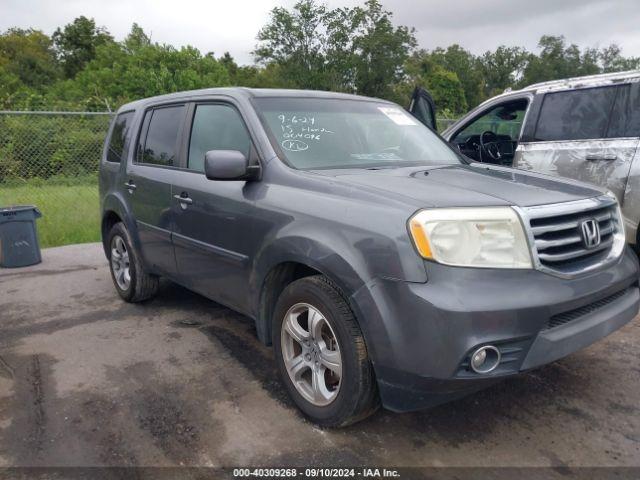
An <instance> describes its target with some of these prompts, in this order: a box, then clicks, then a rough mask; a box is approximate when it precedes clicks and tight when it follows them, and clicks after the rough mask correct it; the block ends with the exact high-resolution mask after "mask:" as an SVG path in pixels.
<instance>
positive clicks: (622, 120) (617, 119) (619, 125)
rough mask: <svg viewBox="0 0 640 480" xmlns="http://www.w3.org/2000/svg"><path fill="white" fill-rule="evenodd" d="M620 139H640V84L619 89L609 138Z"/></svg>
mask: <svg viewBox="0 0 640 480" xmlns="http://www.w3.org/2000/svg"><path fill="white" fill-rule="evenodd" d="M620 137H640V83H633V84H630V85H622V86H620V87H619V90H618V95H617V96H616V101H615V104H614V106H613V114H612V115H611V123H610V124H609V131H608V133H607V138H620Z"/></svg>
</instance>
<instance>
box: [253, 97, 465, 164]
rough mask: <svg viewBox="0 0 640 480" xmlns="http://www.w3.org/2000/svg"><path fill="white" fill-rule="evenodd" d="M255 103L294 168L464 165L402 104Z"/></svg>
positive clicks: (316, 100) (297, 100) (292, 100)
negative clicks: (401, 105) (399, 105)
mask: <svg viewBox="0 0 640 480" xmlns="http://www.w3.org/2000/svg"><path fill="white" fill-rule="evenodd" d="M254 101H255V105H256V107H257V110H258V112H259V113H260V115H261V117H262V121H263V123H264V127H265V128H266V129H267V131H268V132H269V133H270V137H271V141H272V143H273V144H274V148H275V149H276V151H278V152H282V154H283V155H284V156H285V160H286V161H287V162H288V163H289V164H290V165H291V166H293V167H294V168H299V169H325V168H388V167H403V166H413V165H418V166H419V165H426V166H432V165H451V164H459V163H461V162H460V159H459V157H458V156H457V155H456V154H455V153H454V152H453V150H451V149H450V148H449V147H448V146H447V145H446V144H445V142H444V141H443V140H441V139H440V138H439V137H438V136H437V135H436V134H435V133H434V132H432V131H431V130H429V129H428V128H427V127H425V126H424V125H422V124H421V123H420V122H418V121H417V120H416V119H415V118H413V117H412V116H411V115H410V114H408V113H407V112H405V111H404V110H403V109H402V108H400V107H398V106H396V105H392V104H388V103H380V102H375V101H358V100H343V99H328V98H274V97H270V98H256V99H254Z"/></svg>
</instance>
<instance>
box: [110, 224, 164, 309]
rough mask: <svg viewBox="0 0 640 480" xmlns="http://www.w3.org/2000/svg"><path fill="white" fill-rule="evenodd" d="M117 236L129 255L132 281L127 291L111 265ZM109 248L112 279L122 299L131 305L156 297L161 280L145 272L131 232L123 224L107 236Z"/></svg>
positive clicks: (117, 225) (114, 228)
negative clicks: (133, 244)
mask: <svg viewBox="0 0 640 480" xmlns="http://www.w3.org/2000/svg"><path fill="white" fill-rule="evenodd" d="M116 236H120V237H121V238H122V239H123V241H124V244H125V246H126V248H127V251H128V253H129V272H130V276H131V281H130V282H129V287H128V288H127V289H123V288H121V287H120V286H119V285H118V282H117V281H116V277H115V273H114V271H113V265H112V263H111V248H112V244H113V243H112V242H113V239H114V237H116ZM107 246H108V248H107V252H108V253H107V256H108V259H109V270H110V272H111V279H112V280H113V285H114V287H115V288H116V291H117V292H118V294H119V295H120V297H122V299H123V300H124V301H126V302H131V303H137V302H142V301H144V300H148V299H150V298H152V297H154V296H155V295H156V293H157V292H158V284H159V278H158V276H157V275H152V274H149V273H147V272H146V271H145V269H144V266H143V265H142V262H141V260H140V256H139V255H138V252H136V250H135V249H134V248H133V246H132V242H131V237H130V235H129V232H128V231H127V228H126V227H125V226H124V224H123V223H122V222H118V223H116V224H115V225H114V226H113V227H111V230H110V231H109V234H108V236H107Z"/></svg>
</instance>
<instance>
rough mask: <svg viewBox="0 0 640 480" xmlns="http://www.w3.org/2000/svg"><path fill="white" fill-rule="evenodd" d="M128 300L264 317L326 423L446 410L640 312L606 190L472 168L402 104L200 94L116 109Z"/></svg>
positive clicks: (303, 397)
mask: <svg viewBox="0 0 640 480" xmlns="http://www.w3.org/2000/svg"><path fill="white" fill-rule="evenodd" d="M100 198H101V207H102V238H103V243H104V250H105V253H106V256H107V258H108V260H109V264H110V267H111V273H112V276H113V281H114V285H115V288H116V290H117V291H118V293H119V294H120V296H121V297H122V298H123V299H124V300H126V301H129V302H138V301H142V300H146V299H148V298H150V297H152V296H153V295H154V294H155V293H156V291H157V289H158V277H159V276H163V277H167V278H169V279H171V280H173V281H174V282H176V283H179V284H181V285H184V286H185V287H187V288H189V289H191V290H193V291H195V292H198V293H200V294H202V295H204V296H206V297H208V298H211V299H213V300H215V301H216V302H219V303H221V304H224V305H226V306H228V307H229V308H232V309H234V310H237V311H239V312H241V313H243V314H245V315H247V316H249V317H251V318H252V319H253V320H254V321H255V326H256V331H257V335H258V337H259V339H260V340H261V341H262V342H264V343H265V344H268V345H269V344H272V345H273V347H274V350H275V358H276V361H277V364H278V367H279V371H280V374H281V378H282V381H283V383H284V385H285V387H286V389H287V390H288V392H289V394H290V395H291V397H292V398H293V400H294V402H295V403H296V405H297V406H298V407H299V408H300V409H301V410H302V412H304V414H305V415H307V416H308V417H309V418H310V419H312V420H313V421H314V422H316V423H318V424H320V425H325V426H340V425H346V424H349V423H352V422H354V421H357V420H359V419H362V418H364V417H365V416H367V415H368V414H370V413H371V412H373V411H374V410H375V409H376V408H377V407H378V406H379V405H380V404H382V405H383V406H384V407H386V408H389V409H391V410H394V411H407V410H415V409H421V408H425V407H429V406H433V405H436V404H439V403H442V402H446V401H449V400H451V399H454V398H458V397H461V396H463V395H465V394H468V393H470V392H472V391H475V390H478V389H481V388H484V387H486V386H488V385H490V384H492V383H494V382H496V381H498V380H500V379H502V378H505V377H508V376H511V375H515V374H517V373H519V372H523V371H526V370H530V369H532V368H535V367H539V366H540V365H543V364H546V363H548V362H551V361H554V360H557V359H559V358H561V357H564V356H565V355H568V354H570V353H572V352H574V351H576V350H578V349H580V348H583V347H585V346H587V345H589V344H591V343H593V342H594V341H596V340H598V339H600V338H603V337H605V336H607V335H608V334H610V333H611V332H613V331H614V330H616V329H617V328H619V327H621V326H622V325H624V324H625V323H627V322H629V321H630V320H631V319H632V318H633V317H634V316H635V315H636V314H637V312H638V303H639V300H640V294H639V290H638V262H637V259H636V257H635V256H634V253H633V252H631V251H630V250H629V249H628V248H627V247H626V246H625V238H624V237H625V232H624V225H623V223H622V221H621V216H620V209H619V207H618V203H617V201H616V199H615V197H614V196H613V195H611V194H610V193H609V192H606V191H602V190H599V189H597V188H596V187H591V186H588V185H586V184H582V183H578V182H575V181H570V180H561V179H555V178H552V177H549V176H545V175H542V174H536V173H530V172H523V171H518V170H513V169H511V168H508V167H503V166H496V165H486V164H481V163H474V162H470V161H469V160H465V158H464V157H462V156H461V155H460V154H459V153H457V152H456V151H455V150H454V149H452V148H451V147H450V146H449V145H448V144H447V143H446V142H444V141H443V140H441V139H440V138H439V137H438V135H437V134H435V133H434V132H433V131H432V130H430V129H429V128H427V127H426V126H424V125H423V124H421V123H420V122H418V121H416V119H415V118H414V117H413V116H411V115H410V114H408V113H407V112H405V111H404V110H402V109H401V108H400V107H398V106H397V105H395V104H393V103H389V102H386V101H382V100H376V99H371V98H364V97H359V96H353V95H346V94H336V93H325V92H309V91H289V90H250V89H244V88H228V89H227V88H223V89H208V90H200V91H193V92H183V93H176V94H171V95H166V96H161V97H156V98H151V99H145V100H140V101H136V102H133V103H130V104H127V105H124V106H123V107H121V108H120V109H119V111H118V113H117V116H116V117H115V119H114V121H113V123H112V126H111V129H110V132H109V136H108V138H107V141H106V143H105V149H104V154H103V158H102V161H101V165H100Z"/></svg>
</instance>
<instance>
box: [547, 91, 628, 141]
mask: <svg viewBox="0 0 640 480" xmlns="http://www.w3.org/2000/svg"><path fill="white" fill-rule="evenodd" d="M616 88H617V87H615V86H613V87H598V88H585V89H581V90H569V91H564V92H554V93H547V94H546V95H545V96H544V99H543V102H542V107H541V109H540V116H539V117H538V124H537V127H536V133H535V141H538V142H544V141H553V140H587V139H599V138H605V137H606V133H607V128H608V126H609V119H610V118H611V112H612V107H613V102H614V99H615V97H616Z"/></svg>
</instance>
